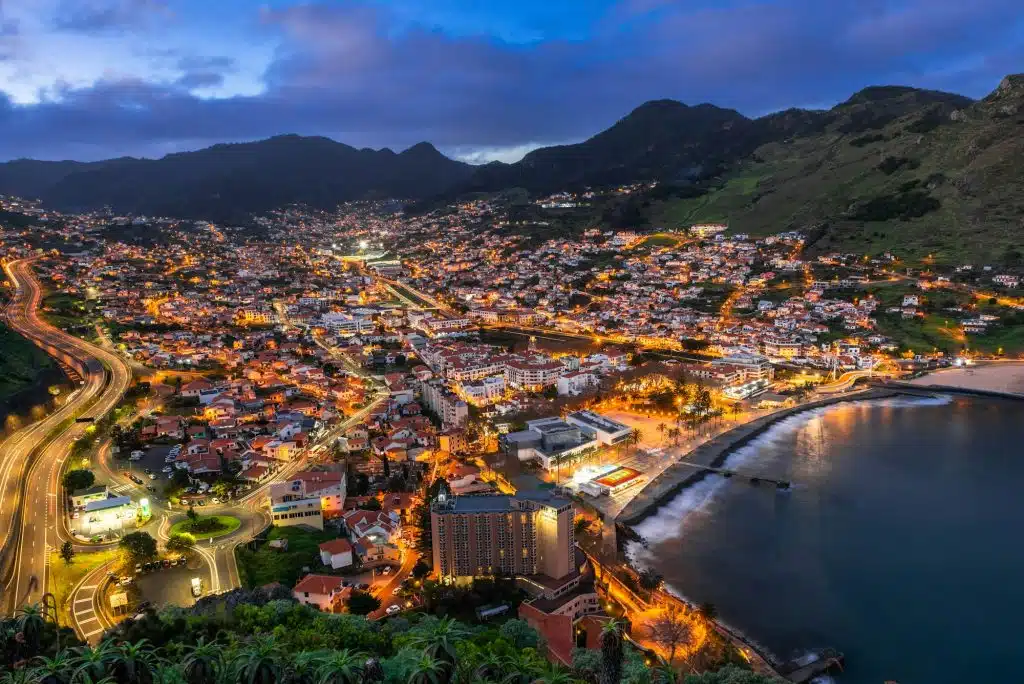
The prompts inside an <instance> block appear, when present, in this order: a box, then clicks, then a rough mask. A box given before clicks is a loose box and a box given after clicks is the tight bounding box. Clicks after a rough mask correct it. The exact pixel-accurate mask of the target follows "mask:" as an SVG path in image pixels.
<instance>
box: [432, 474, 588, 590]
mask: <svg viewBox="0 0 1024 684" xmlns="http://www.w3.org/2000/svg"><path fill="white" fill-rule="evenodd" d="M430 517H431V536H432V539H431V541H432V544H433V552H434V568H435V570H437V572H438V573H439V574H440V575H441V577H448V578H452V579H455V580H468V579H471V578H473V577H478V576H485V575H493V574H495V573H503V574H514V575H529V576H537V578H536V583H537V585H539V586H543V587H545V588H547V589H548V590H549V591H550V592H551V593H553V594H555V595H560V594H562V593H564V592H565V591H569V590H571V587H569V586H568V585H569V584H572V582H573V581H575V583H576V584H578V582H579V574H578V572H577V568H576V567H575V540H574V537H573V527H572V520H573V506H572V502H571V501H569V500H568V499H563V498H560V497H558V496H554V495H552V494H551V493H550V492H541V491H534V492H520V493H518V494H516V495H515V496H452V495H451V494H449V493H448V492H447V491H442V492H441V493H440V494H438V496H437V498H436V499H435V500H434V502H433V503H432V504H431V512H430ZM573 586H575V584H573Z"/></svg>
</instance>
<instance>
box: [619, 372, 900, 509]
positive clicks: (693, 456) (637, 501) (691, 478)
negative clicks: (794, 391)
mask: <svg viewBox="0 0 1024 684" xmlns="http://www.w3.org/2000/svg"><path fill="white" fill-rule="evenodd" d="M901 393H902V392H901V391H900V390H896V389H883V388H875V389H869V390H864V391H860V392H850V393H849V394H844V395H841V396H834V397H828V398H826V399H819V400H816V401H810V402H807V403H805V404H801V405H799V406H794V407H792V408H788V409H782V410H780V411H776V412H775V413H771V414H769V415H767V416H761V417H760V418H756V419H754V420H752V421H750V422H748V423H744V424H743V425H738V426H736V427H735V428H733V429H732V430H729V431H728V432H723V433H722V434H720V435H718V436H717V437H715V438H713V439H711V440H708V441H707V442H705V443H704V444H701V445H700V446H698V447H697V448H695V449H693V450H692V451H691V452H689V453H688V454H685V455H684V456H681V457H680V460H681V461H685V462H686V463H687V464H695V465H697V466H705V467H710V468H719V467H721V466H722V465H723V464H724V463H725V459H726V458H728V456H729V454H730V453H732V452H733V451H735V450H736V449H738V448H740V447H741V446H743V445H744V444H746V443H747V442H749V441H750V440H752V439H754V438H755V437H757V436H758V435H759V434H761V433H762V432H764V431H765V430H767V429H768V428H769V427H771V426H772V425H774V424H775V423H777V422H779V421H780V420H784V419H786V418H788V417H790V416H792V415H795V414H797V413H801V412H803V411H809V410H812V409H816V408H821V407H824V406H831V405H833V404H839V403H842V402H847V401H864V400H869V399H885V398H888V397H893V396H896V395H898V394H901ZM709 474H711V471H708V470H705V469H703V468H699V467H698V468H695V467H694V466H693V465H684V464H682V463H673V464H672V465H670V466H669V467H668V468H666V469H665V471H664V472H663V473H661V475H659V476H658V477H656V478H654V479H653V480H651V481H650V482H649V483H648V484H647V486H646V487H644V488H643V490H642V491H641V492H640V493H639V494H637V495H636V497H635V498H634V499H633V500H632V501H630V502H629V504H627V505H626V507H625V508H623V509H622V512H621V513H619V515H618V517H617V518H616V520H617V521H618V522H621V523H625V524H627V525H635V524H637V523H639V522H640V521H642V520H643V519H644V518H646V517H648V516H650V515H653V514H654V513H655V512H656V511H657V510H658V508H659V507H660V506H661V505H662V504H664V503H666V502H668V501H669V500H671V499H672V498H674V497H675V496H676V495H677V494H679V492H680V491H682V490H683V489H685V488H687V487H689V486H690V485H692V484H694V483H696V482H699V481H700V480H702V479H704V478H705V477H707V476H708V475H709Z"/></svg>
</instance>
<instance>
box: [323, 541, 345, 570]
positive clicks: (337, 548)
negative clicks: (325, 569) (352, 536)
mask: <svg viewBox="0 0 1024 684" xmlns="http://www.w3.org/2000/svg"><path fill="white" fill-rule="evenodd" d="M320 560H321V562H323V564H324V565H328V566H330V567H332V568H334V569H335V570H337V569H339V568H347V567H349V566H350V565H352V563H353V557H352V543H351V542H350V541H349V540H348V539H332V540H331V541H326V542H324V543H323V544H321V545H320Z"/></svg>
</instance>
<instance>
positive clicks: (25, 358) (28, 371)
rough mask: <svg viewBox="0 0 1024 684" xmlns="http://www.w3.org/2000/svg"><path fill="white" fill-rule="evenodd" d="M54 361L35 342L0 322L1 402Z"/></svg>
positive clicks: (50, 366) (25, 385)
mask: <svg viewBox="0 0 1024 684" xmlns="http://www.w3.org/2000/svg"><path fill="white" fill-rule="evenodd" d="M52 367H53V362H52V361H51V360H50V357H48V356H47V355H46V354H45V353H43V352H42V351H40V350H39V348H38V347H36V346H35V345H34V344H32V343H31V342H29V341H28V340H26V339H25V338H24V337H22V336H21V335H19V334H17V333H16V332H14V331H13V330H11V329H10V328H8V327H6V326H4V325H3V324H0V402H2V401H4V400H5V399H7V398H8V397H10V396H11V395H13V394H15V393H16V392H20V391H21V390H23V389H25V388H26V387H29V386H30V385H31V384H32V383H33V382H35V379H36V377H37V376H38V375H39V373H40V372H41V371H43V370H46V369H48V368H52Z"/></svg>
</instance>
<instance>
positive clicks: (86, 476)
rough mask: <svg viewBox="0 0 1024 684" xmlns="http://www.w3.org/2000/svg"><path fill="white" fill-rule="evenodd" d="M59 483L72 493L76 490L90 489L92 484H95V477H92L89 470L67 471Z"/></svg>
mask: <svg viewBox="0 0 1024 684" xmlns="http://www.w3.org/2000/svg"><path fill="white" fill-rule="evenodd" d="M61 482H62V483H63V484H64V488H65V489H67V490H68V491H71V492H73V491H75V490H78V489H88V488H89V487H92V485H93V483H94V482H96V476H95V475H93V473H92V471H91V470H85V469H84V468H80V469H77V470H69V471H68V472H66V473H64V477H63V478H62V480H61Z"/></svg>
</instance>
